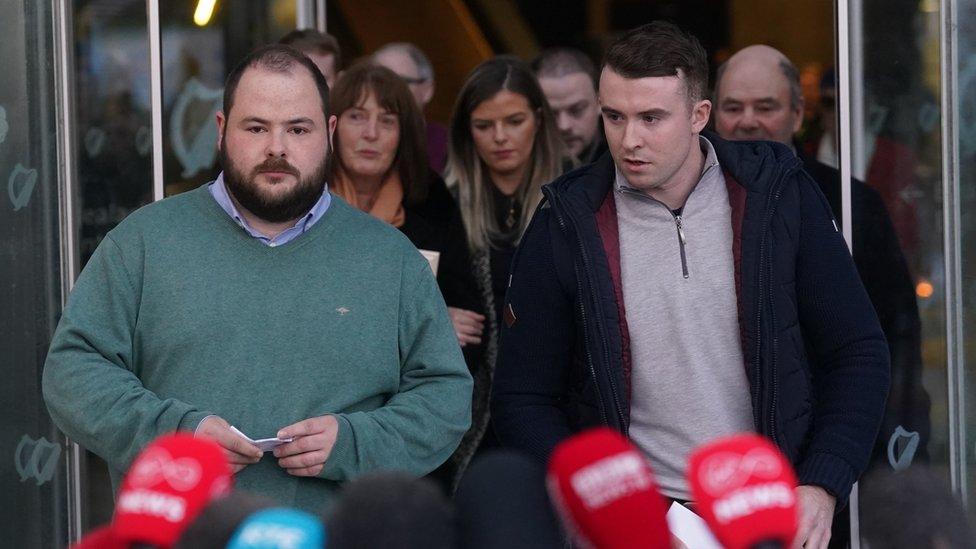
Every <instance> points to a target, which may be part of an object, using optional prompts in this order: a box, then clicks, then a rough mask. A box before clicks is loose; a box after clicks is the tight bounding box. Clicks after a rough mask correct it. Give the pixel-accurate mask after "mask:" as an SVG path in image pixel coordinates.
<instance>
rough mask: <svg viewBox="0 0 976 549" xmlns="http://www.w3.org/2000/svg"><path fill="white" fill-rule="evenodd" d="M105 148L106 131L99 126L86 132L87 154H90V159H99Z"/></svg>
mask: <svg viewBox="0 0 976 549" xmlns="http://www.w3.org/2000/svg"><path fill="white" fill-rule="evenodd" d="M103 147H105V130H103V129H101V128H99V127H98V126H92V127H91V128H88V131H87V132H85V152H87V153H88V158H97V157H98V155H100V154H102V148H103Z"/></svg>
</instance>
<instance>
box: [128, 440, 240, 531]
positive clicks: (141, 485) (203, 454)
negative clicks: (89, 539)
mask: <svg viewBox="0 0 976 549" xmlns="http://www.w3.org/2000/svg"><path fill="white" fill-rule="evenodd" d="M233 478H234V477H233V474H232V472H231V469H230V465H229V464H228V463H227V458H226V457H224V451H223V449H221V447H220V446H218V445H217V444H216V443H215V442H212V441H209V440H205V439H200V438H194V437H193V436H192V435H189V434H179V433H178V434H172V435H164V436H162V437H160V438H158V439H156V440H155V441H154V442H153V443H152V444H150V445H149V446H147V447H146V449H145V450H143V451H142V453H140V454H139V456H138V457H136V459H135V461H134V462H133V463H132V466H131V467H130V468H129V472H128V473H126V475H125V479H123V481H122V487H121V488H120V489H119V497H118V500H117V501H116V503H115V515H114V517H113V519H112V530H113V532H114V533H115V536H116V537H117V538H118V539H120V540H123V541H126V542H139V543H145V544H149V545H154V546H158V547H169V546H171V545H172V544H173V543H174V542H175V541H176V540H177V538H179V536H180V534H181V533H182V532H183V529H184V528H185V527H186V526H187V525H188V524H189V523H190V522H192V521H193V519H194V518H196V516H197V515H198V514H199V513H200V511H201V510H203V508H204V506H206V505H207V503H208V502H210V501H211V500H213V499H214V498H217V497H220V496H222V495H224V494H226V493H227V492H229V491H230V489H231V486H232V484H233Z"/></svg>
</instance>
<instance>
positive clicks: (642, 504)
mask: <svg viewBox="0 0 976 549" xmlns="http://www.w3.org/2000/svg"><path fill="white" fill-rule="evenodd" d="M546 484H547V488H548V489H549V495H550V498H551V499H552V501H553V505H555V506H556V509H557V511H558V512H559V514H560V516H561V517H562V519H563V522H564V524H565V525H566V527H567V529H569V530H570V531H572V532H573V533H574V534H575V535H576V536H577V537H578V538H579V541H581V542H582V543H584V544H586V545H588V546H590V547H597V548H599V549H616V548H624V547H626V548H632V547H642V548H648V549H658V548H661V549H669V548H670V547H671V534H670V532H669V530H668V523H667V519H666V518H665V516H666V513H667V506H666V504H665V501H664V498H662V497H661V495H660V494H659V493H658V491H657V486H656V485H655V483H654V475H653V473H652V472H651V467H650V466H649V465H648V464H647V459H645V457H644V455H643V454H641V453H640V451H638V450H637V448H635V447H634V445H633V444H631V443H630V442H629V441H627V439H625V438H624V437H622V436H621V435H619V434H618V433H616V432H614V431H611V430H610V429H607V428H600V429H593V430H591V431H586V432H584V433H582V434H579V435H577V436H575V437H573V438H571V439H569V440H567V441H565V442H563V443H562V444H560V445H559V446H557V447H556V449H555V451H554V452H553V454H552V458H551V459H550V460H549V469H548V475H547V479H546Z"/></svg>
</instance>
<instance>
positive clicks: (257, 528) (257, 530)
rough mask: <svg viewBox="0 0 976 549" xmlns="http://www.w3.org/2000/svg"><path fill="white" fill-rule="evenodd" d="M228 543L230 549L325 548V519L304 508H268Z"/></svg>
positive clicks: (242, 526)
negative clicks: (322, 519) (309, 512)
mask: <svg viewBox="0 0 976 549" xmlns="http://www.w3.org/2000/svg"><path fill="white" fill-rule="evenodd" d="M214 547H223V546H222V545H220V546H214ZM226 547H227V549H322V548H323V547H325V527H324V526H323V525H322V521H320V520H319V519H318V518H316V517H314V516H312V515H310V514H308V513H306V512H304V511H299V510H297V509H285V508H274V509H265V510H263V511H258V512H257V513H254V514H253V515H251V516H250V517H248V518H247V519H246V520H245V521H244V522H243V523H242V524H241V527H240V528H238V529H237V532H235V533H234V537H233V538H231V540H230V542H229V543H228V544H227V546H226Z"/></svg>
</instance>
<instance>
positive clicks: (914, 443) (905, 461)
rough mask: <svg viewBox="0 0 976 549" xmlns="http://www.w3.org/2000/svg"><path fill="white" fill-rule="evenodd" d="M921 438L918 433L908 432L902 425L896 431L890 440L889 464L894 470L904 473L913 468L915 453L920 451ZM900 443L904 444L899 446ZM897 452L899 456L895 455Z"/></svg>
mask: <svg viewBox="0 0 976 549" xmlns="http://www.w3.org/2000/svg"><path fill="white" fill-rule="evenodd" d="M920 438H921V437H920V436H919V434H918V432H917V431H907V430H905V428H904V427H902V426H901V425H899V426H898V428H896V429H895V432H894V434H892V435H891V438H890V439H888V464H889V465H891V468H892V469H894V470H895V471H904V470H905V469H908V468H909V467H910V466H911V464H912V460H914V459H915V453H916V452H917V451H918V443H919V439H920ZM899 442H901V443H902V444H901V445H899V444H898V443H899ZM899 446H900V447H899ZM898 450H900V451H898ZM896 451H898V452H897V453H898V455H895V453H896Z"/></svg>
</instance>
